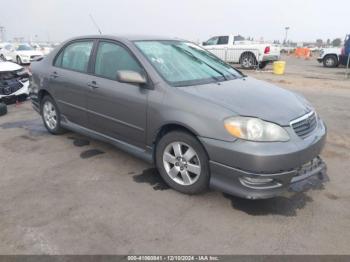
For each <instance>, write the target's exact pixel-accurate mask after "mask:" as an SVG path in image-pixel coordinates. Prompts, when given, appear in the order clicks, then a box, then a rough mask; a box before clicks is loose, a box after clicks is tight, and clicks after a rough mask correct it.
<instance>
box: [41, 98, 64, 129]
mask: <svg viewBox="0 0 350 262" xmlns="http://www.w3.org/2000/svg"><path fill="white" fill-rule="evenodd" d="M41 116H42V119H43V122H44V125H45V127H46V129H47V130H48V131H49V132H50V133H51V134H54V135H58V134H62V133H64V131H65V130H64V129H63V128H62V127H61V116H60V111H59V109H58V107H57V105H56V103H55V101H54V100H53V99H52V98H51V97H50V96H45V97H44V98H43V100H42V101H41Z"/></svg>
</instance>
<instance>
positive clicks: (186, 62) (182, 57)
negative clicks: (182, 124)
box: [135, 40, 243, 86]
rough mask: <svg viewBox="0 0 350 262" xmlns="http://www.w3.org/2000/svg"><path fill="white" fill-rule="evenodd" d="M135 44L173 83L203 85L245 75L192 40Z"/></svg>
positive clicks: (161, 73)
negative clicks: (191, 41)
mask: <svg viewBox="0 0 350 262" xmlns="http://www.w3.org/2000/svg"><path fill="white" fill-rule="evenodd" d="M135 44H136V46H137V47H138V48H139V49H140V50H141V52H142V53H143V54H144V55H145V56H146V57H147V59H148V60H149V61H150V62H151V63H152V65H153V66H154V67H155V69H156V70H157V71H158V73H159V74H160V75H161V76H162V77H163V78H164V79H165V80H166V81H167V82H168V83H169V84H171V85H172V86H188V85H199V84H205V83H212V82H218V81H226V80H232V79H236V78H239V77H242V76H243V75H242V74H241V73H239V72H238V71H237V70H235V69H233V68H232V67H231V66H230V65H228V64H226V63H224V62H223V61H222V60H220V59H219V58H217V57H216V56H214V55H213V54H211V53H209V52H208V51H206V50H204V49H202V48H201V47H199V46H197V45H195V44H192V43H190V42H183V41H175V40H166V41H136V42H135Z"/></svg>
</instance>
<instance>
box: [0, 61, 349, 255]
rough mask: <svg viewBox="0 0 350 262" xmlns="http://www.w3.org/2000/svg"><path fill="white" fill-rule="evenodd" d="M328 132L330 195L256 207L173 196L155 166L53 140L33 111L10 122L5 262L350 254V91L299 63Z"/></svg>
mask: <svg viewBox="0 0 350 262" xmlns="http://www.w3.org/2000/svg"><path fill="white" fill-rule="evenodd" d="M246 73H247V74H248V75H251V76H253V77H256V78H259V79H263V80H267V81H270V82H273V83H276V84H278V85H281V86H283V87H285V88H288V89H291V90H294V91H297V92H300V93H302V94H304V95H305V96H306V97H307V98H308V99H309V100H310V101H311V102H312V103H313V104H314V106H315V107H316V109H317V111H318V112H319V114H320V115H321V116H322V117H323V118H324V120H325V121H326V123H327V125H328V130H329V136H328V142H327V145H326V148H325V150H324V152H323V154H322V155H323V158H324V159H325V160H326V162H327V164H328V176H329V177H330V182H328V183H327V184H325V186H324V187H323V188H318V189H317V190H311V191H308V192H306V193H300V194H297V195H294V196H293V197H291V198H285V197H279V198H275V199H271V200H263V201H249V200H242V199H239V198H235V197H230V196H227V195H223V194H222V193H219V192H208V193H206V194H204V195H199V196H187V195H182V194H179V193H177V192H175V191H173V190H171V189H168V188H167V186H165V185H164V184H163V183H162V181H161V180H160V178H159V176H158V174H157V173H156V172H155V170H154V169H153V168H152V167H151V166H149V165H147V164H145V163H144V162H142V161H140V160H138V159H136V158H134V157H132V156H130V155H128V154H126V153H124V152H121V151H119V150H118V149H115V148H113V147H111V146H109V145H107V144H104V143H100V142H97V141H94V140H91V139H88V138H85V137H82V136H80V135H78V134H74V133H68V134H66V135H63V136H52V135H49V134H48V133H47V132H46V131H45V129H44V127H43V125H42V124H41V120H40V118H39V116H38V115H37V114H36V113H35V112H34V111H33V110H32V109H31V105H30V103H29V102H26V103H25V104H22V105H20V106H17V107H16V106H15V105H12V106H9V113H8V114H7V115H6V116H3V117H0V134H1V135H0V156H1V161H0V253H1V254H19V253H20V254H127V253H128V254H132V253H143V254H146V253H147V254H149V253H160V254H164V253H166V254H169V253H170V254H179V253H180V254H203V253H205V254H208V253H209V254H349V253H350V249H349V242H350V208H349V207H350V204H349V203H350V193H349V192H350V191H349V189H350V183H349V175H350V171H349V170H350V161H349V160H350V80H345V79H344V69H325V68H323V67H321V66H320V65H319V64H318V63H317V62H316V61H315V60H310V61H305V60H298V59H295V58H287V73H286V75H285V76H275V75H273V74H271V73H270V72H269V68H268V69H267V70H265V71H263V72H255V71H247V72H246Z"/></svg>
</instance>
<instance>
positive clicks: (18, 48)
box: [16, 45, 33, 51]
mask: <svg viewBox="0 0 350 262" xmlns="http://www.w3.org/2000/svg"><path fill="white" fill-rule="evenodd" d="M16 50H17V51H27V50H33V48H32V47H31V46H29V45H19V46H18V47H17V48H16Z"/></svg>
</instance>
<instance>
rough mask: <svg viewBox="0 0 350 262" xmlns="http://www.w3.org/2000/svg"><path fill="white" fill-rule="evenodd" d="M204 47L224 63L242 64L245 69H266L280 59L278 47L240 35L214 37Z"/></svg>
mask: <svg viewBox="0 0 350 262" xmlns="http://www.w3.org/2000/svg"><path fill="white" fill-rule="evenodd" d="M202 45H203V47H204V48H205V49H206V50H208V51H210V52H212V53H213V54H215V55H216V56H217V57H219V58H220V59H222V60H223V61H225V62H227V63H234V64H240V65H241V67H242V68H245V69H252V68H255V67H257V66H259V67H260V68H264V67H265V66H266V65H267V64H268V63H270V62H273V61H276V60H278V59H279V57H280V47H279V46H278V45H275V44H266V43H259V42H254V41H249V40H245V39H244V37H242V36H240V35H221V36H214V37H212V38H210V39H209V40H207V41H205V42H203V44H202Z"/></svg>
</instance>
